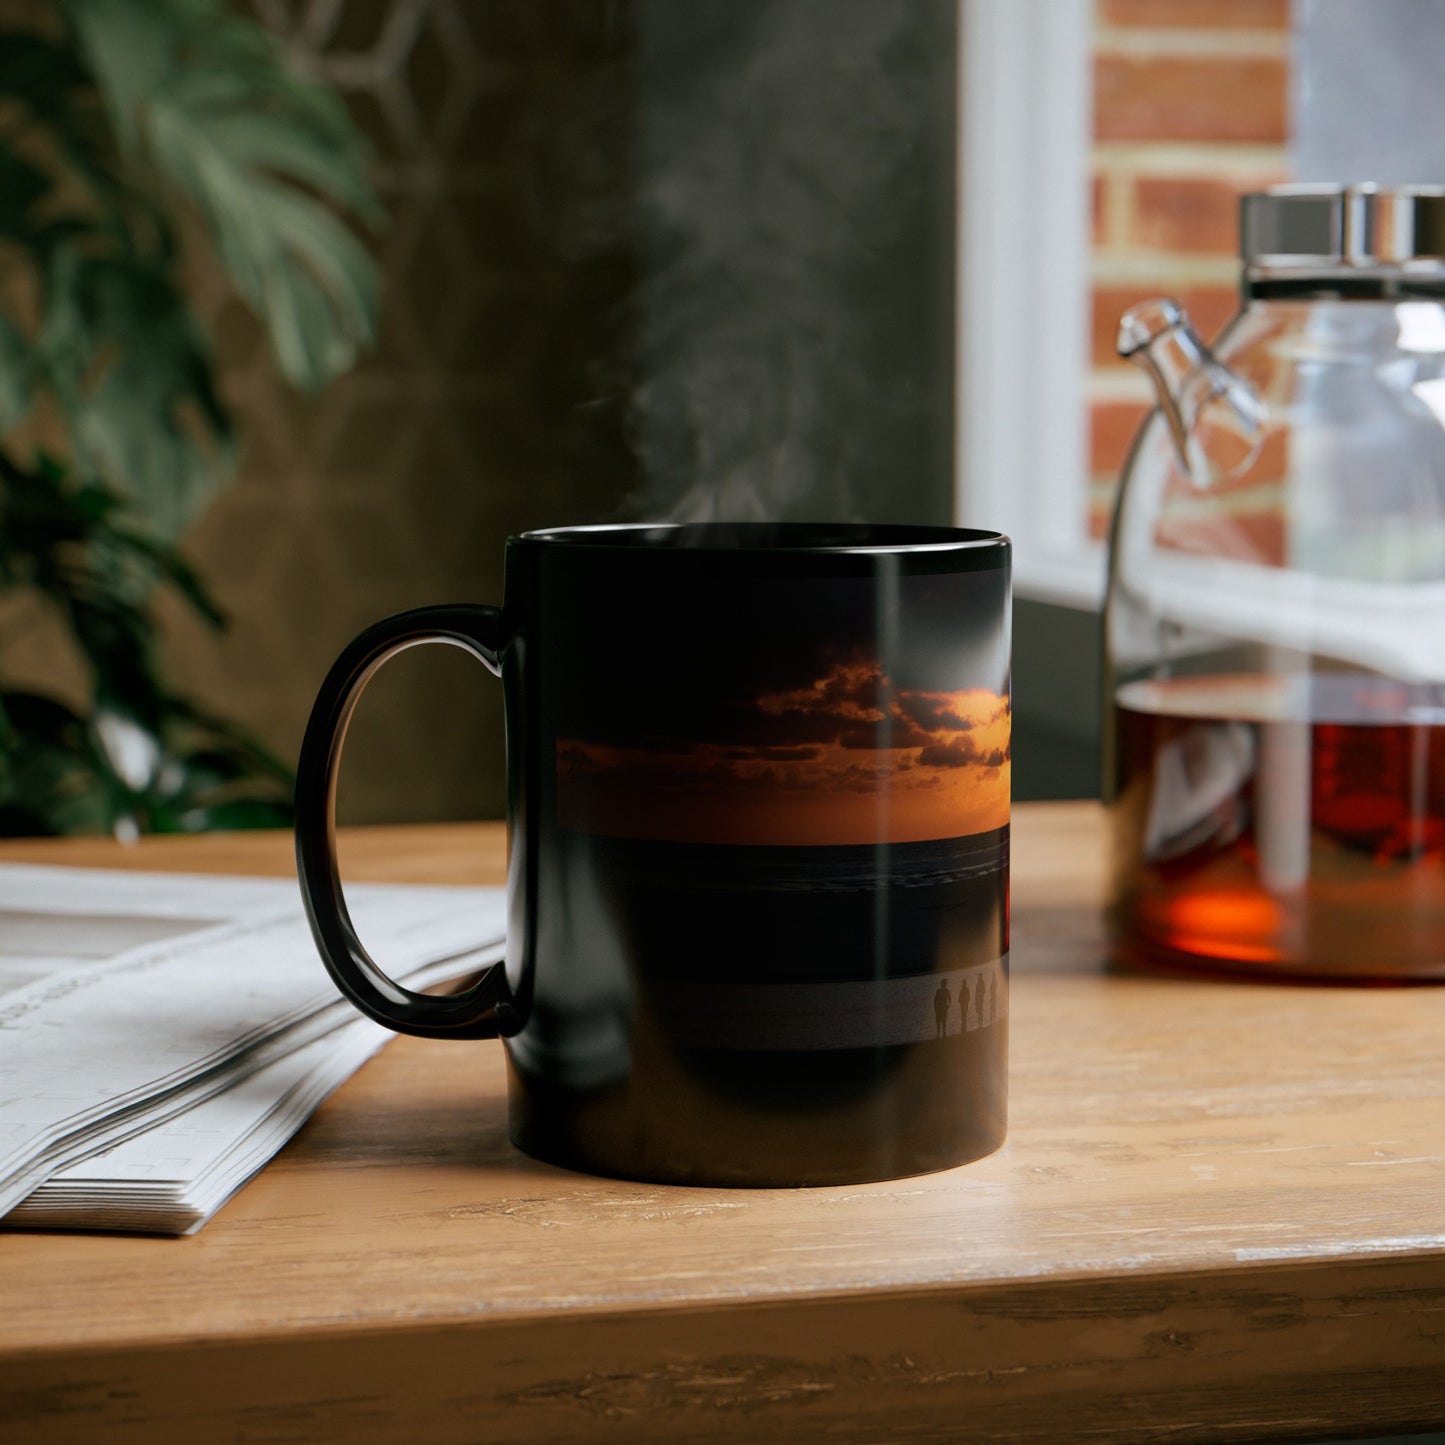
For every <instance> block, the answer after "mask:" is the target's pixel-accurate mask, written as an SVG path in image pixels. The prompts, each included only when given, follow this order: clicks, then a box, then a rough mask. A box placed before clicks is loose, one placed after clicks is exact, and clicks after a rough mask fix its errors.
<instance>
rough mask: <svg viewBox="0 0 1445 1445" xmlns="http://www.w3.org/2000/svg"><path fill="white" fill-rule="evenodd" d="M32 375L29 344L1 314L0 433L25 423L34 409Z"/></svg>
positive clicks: (2, 313) (1, 312)
mask: <svg viewBox="0 0 1445 1445" xmlns="http://www.w3.org/2000/svg"><path fill="white" fill-rule="evenodd" d="M31 372H32V362H31V358H30V346H29V344H28V343H27V342H26V340H25V338H24V337H23V336H22V335H21V334H20V328H19V327H18V326H16V325H15V323H14V322H13V321H12V320H11V319H10V318H9V317H8V316H6V315H5V313H4V312H3V311H0V432H4V431H8V430H9V429H10V428H11V427H12V426H15V425H16V424H17V423H18V422H20V421H21V420H23V418H24V416H25V413H26V412H27V411H28V410H29V409H30V385H31Z"/></svg>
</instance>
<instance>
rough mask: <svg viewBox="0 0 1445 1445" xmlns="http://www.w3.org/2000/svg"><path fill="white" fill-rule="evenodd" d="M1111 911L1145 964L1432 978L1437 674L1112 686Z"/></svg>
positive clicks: (1440, 774)
mask: <svg viewBox="0 0 1445 1445" xmlns="http://www.w3.org/2000/svg"><path fill="white" fill-rule="evenodd" d="M1114 748H1115V767H1116V773H1115V776H1116V779H1117V785H1116V788H1115V796H1114V802H1113V808H1112V813H1113V825H1114V845H1115V854H1114V872H1115V876H1114V885H1113V906H1112V913H1113V923H1114V927H1115V931H1116V935H1117V938H1118V943H1119V948H1120V952H1121V954H1122V956H1123V957H1125V958H1126V959H1128V960H1130V961H1133V962H1137V963H1144V964H1148V965H1156V966H1164V967H1175V968H1178V967H1184V968H1191V969H1208V970H1225V971H1233V972H1239V971H1246V972H1250V973H1258V974H1274V975H1282V976H1301V977H1316V978H1351V979H1363V980H1369V979H1376V980H1387V979H1426V978H1445V687H1441V686H1437V685H1433V684H1427V685H1419V684H1411V685H1406V684H1400V683H1393V682H1389V681H1386V680H1382V679H1380V678H1377V677H1369V676H1364V677H1362V676H1356V675H1350V674H1343V673H1322V674H1315V675H1312V676H1300V677H1278V676H1257V677H1256V676H1248V675H1237V674H1236V675H1221V676H1213V677H1185V678H1173V679H1167V680H1159V681H1156V680H1147V681H1141V682H1132V683H1127V684H1125V685H1124V686H1123V687H1121V688H1120V689H1119V690H1118V692H1117V693H1116V695H1115V699H1114Z"/></svg>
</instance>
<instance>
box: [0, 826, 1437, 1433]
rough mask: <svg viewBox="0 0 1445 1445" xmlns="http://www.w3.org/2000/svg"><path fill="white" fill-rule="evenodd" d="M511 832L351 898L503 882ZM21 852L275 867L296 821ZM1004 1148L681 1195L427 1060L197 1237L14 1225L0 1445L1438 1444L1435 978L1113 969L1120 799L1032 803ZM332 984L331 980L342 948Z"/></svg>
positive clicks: (8, 1253) (403, 865) (478, 1070)
mask: <svg viewBox="0 0 1445 1445" xmlns="http://www.w3.org/2000/svg"><path fill="white" fill-rule="evenodd" d="M503 851H504V845H503V840H502V837H501V831H500V829H499V828H497V827H496V826H489V825H477V826H457V827H446V828H425V829H367V830H359V831H357V832H356V833H353V834H351V835H349V836H348V838H347V840H346V853H345V871H346V873H347V876H349V877H353V878H355V879H358V880H360V879H363V878H365V879H386V878H394V879H406V880H418V881H449V882H481V881H495V880H497V879H499V878H500V874H501V868H502V863H503ZM0 857H25V858H30V859H35V860H37V861H39V860H49V861H62V860H63V861H70V862H75V863H85V864H89V865H96V864H103V865H113V866H142V867H153V868H162V869H165V868H172V869H174V868H181V869H195V870H203V871H227V870H237V871H249V872H257V873H260V872H265V873H277V872H282V873H284V872H286V871H288V869H289V851H288V844H287V841H286V840H284V839H278V838H275V837H265V836H256V835H252V836H249V837H237V838H234V839H226V838H205V839H199V840H179V841H171V840H162V841H160V842H156V843H152V844H143V845H141V846H139V847H137V848H133V849H129V850H123V849H120V848H119V847H118V846H117V845H113V844H107V843H94V842H87V843H79V842H69V843H62V844H46V845H41V844H22V845H17V844H7V845H4V846H3V847H0ZM1014 857H1015V863H1014V889H1013V899H1014V904H1013V965H1014V979H1015V983H1014V991H1013V998H1012V1014H1011V1020H1012V1022H1011V1035H1012V1042H1011V1053H1012V1068H1011V1081H1010V1088H1011V1108H1010V1114H1011V1118H1010V1135H1009V1140H1008V1142H1007V1144H1006V1145H1005V1146H1004V1148H1003V1149H1002V1150H1000V1151H999V1152H998V1153H997V1154H995V1155H994V1156H992V1157H991V1158H989V1159H986V1160H983V1161H981V1162H979V1163H976V1164H972V1165H968V1166H966V1167H964V1168H962V1169H957V1170H952V1171H949V1172H947V1173H942V1174H936V1175H930V1176H926V1177H923V1178H917V1179H909V1180H903V1181H899V1182H895V1183H887V1184H876V1185H862V1186H856V1187H852V1188H838V1189H819V1190H757V1191H739V1190H722V1189H677V1188H665V1187H660V1186H653V1185H637V1184H630V1183H625V1182H619V1181H608V1180H598V1179H592V1178H589V1177H586V1176H582V1175H577V1174H572V1173H569V1172H567V1171H565V1170H561V1169H556V1168H552V1167H550V1166H548V1165H544V1164H540V1163H537V1162H536V1161H533V1160H530V1159H528V1158H526V1157H525V1156H523V1155H521V1154H519V1153H517V1152H516V1151H515V1150H513V1149H512V1148H511V1146H510V1145H509V1143H508V1142H507V1137H506V1126H505V1103H504V1096H505V1089H504V1078H503V1065H502V1057H501V1051H500V1048H499V1047H498V1046H497V1045H495V1044H444V1043H429V1042H424V1041H419V1040H413V1039H398V1040H397V1041H396V1042H395V1043H393V1044H391V1045H390V1046H388V1048H387V1049H385V1050H384V1051H383V1053H382V1054H381V1055H380V1056H378V1057H377V1058H376V1059H375V1060H374V1061H373V1062H372V1063H370V1064H368V1065H367V1066H366V1067H365V1068H364V1069H362V1071H361V1072H360V1073H359V1074H358V1075H357V1076H356V1078H355V1079H353V1080H352V1081H351V1083H349V1084H348V1085H347V1086H346V1087H345V1088H343V1089H342V1090H341V1091H340V1092H339V1093H338V1094H336V1095H335V1096H334V1097H333V1098H332V1099H331V1100H330V1101H329V1102H328V1103H327V1104H326V1105H325V1106H324V1107H323V1108H322V1109H321V1110H320V1112H319V1113H318V1114H317V1116H316V1117H315V1119H314V1120H313V1121H312V1122H311V1124H309V1125H308V1126H307V1128H306V1129H305V1130H304V1131H303V1132H302V1133H301V1135H299V1136H298V1138H297V1139H296V1140H295V1142H294V1143H293V1144H292V1145H291V1146H290V1147H288V1148H287V1149H286V1150H285V1151H284V1152H283V1153H282V1154H281V1155H280V1156H279V1157H278V1159H277V1160H276V1161H275V1163H274V1164H272V1165H271V1166H270V1167H269V1168H268V1169H267V1170H266V1171H265V1172H264V1173H263V1174H262V1175H261V1176H260V1177H259V1178H258V1179H257V1180H256V1181H255V1182H254V1183H253V1184H251V1185H250V1186H249V1187H248V1188H247V1189H245V1190H244V1191H243V1192H242V1193H241V1194H240V1195H239V1196H238V1197H237V1198H236V1199H235V1200H233V1201H232V1203H231V1204H229V1205H228V1206H227V1207H226V1209H224V1210H223V1211H222V1212H221V1214H219V1215H218V1216H217V1217H216V1218H215V1219H214V1220H213V1221H212V1222H211V1223H210V1224H209V1225H207V1226H206V1228H205V1229H204V1230H202V1231H201V1233H200V1234H199V1235H197V1236H196V1237H195V1238H193V1239H188V1240H156V1239H143V1238H126V1237H120V1236H48V1235H41V1234H32V1235H24V1234H18V1233H12V1234H9V1235H3V1236H0V1302H3V1305H4V1308H3V1309H0V1440H3V1441H5V1442H6V1445H9V1442H11V1441H71V1440H75V1441H81V1440H112V1439H114V1440H117V1441H136V1442H141V1441H145V1442H153V1441H170V1440H176V1441H199V1440H232V1439H234V1440H247V1441H282V1440H307V1441H311V1440H316V1441H331V1440H348V1441H362V1442H371V1441H378V1442H379V1441H396V1442H402V1441H419V1440H437V1441H448V1442H450V1441H457V1442H461V1441H471V1440H487V1441H544V1440H545V1441H573V1440H576V1441H614V1440H616V1441H623V1440H641V1439H656V1440H676V1441H693V1440H698V1441H701V1440H739V1441H744V1440H758V1439H764V1438H774V1437H781V1436H784V1435H792V1436H793V1437H794V1438H795V1439H798V1440H802V1441H808V1440H825V1439H826V1440H830V1441H832V1440H838V1441H854V1440H859V1441H862V1440H884V1439H900V1440H919V1441H951V1440H967V1439H976V1438H993V1439H1001V1440H1018V1441H1025V1440H1028V1441H1034V1440H1039V1441H1042V1440H1050V1441H1057V1440H1071V1439H1078V1440H1089V1441H1121V1442H1122V1441H1137V1440H1155V1439H1166V1438H1167V1439H1169V1440H1179V1441H1187V1440H1221V1441H1222V1440H1241V1441H1245V1440H1248V1441H1254V1440H1264V1439H1271V1438H1275V1439H1281V1440H1283V1439H1318V1438H1322V1437H1324V1436H1327V1435H1330V1434H1335V1433H1346V1432H1354V1433H1357V1434H1384V1433H1388V1432H1389V1431H1392V1430H1406V1429H1412V1428H1413V1429H1425V1428H1428V1427H1431V1426H1435V1425H1438V1424H1440V1423H1441V1422H1442V1421H1445V1066H1442V1059H1445V990H1442V989H1436V988H1410V989H1381V988H1375V989H1349V988H1305V987H1300V986H1296V985H1291V986H1283V987H1281V986H1273V985H1265V984H1256V985H1250V984H1239V983H1220V982H1197V981H1181V980H1176V979H1164V978H1148V977H1139V976H1129V975H1124V974H1118V973H1111V972H1108V971H1107V970H1106V968H1105V966H1104V959H1105V944H1104V939H1103V934H1102V929H1101V924H1100V921H1099V917H1098V911H1097V905H1098V899H1099V895H1100V888H1101V870H1102V866H1103V861H1104V860H1103V833H1102V828H1101V823H1100V817H1099V814H1098V811H1097V810H1096V809H1095V808H1093V807H1092V806H1089V805H1031V806H1023V807H1020V808H1018V809H1017V811H1016V821H1015V854H1014ZM318 967H319V964H318Z"/></svg>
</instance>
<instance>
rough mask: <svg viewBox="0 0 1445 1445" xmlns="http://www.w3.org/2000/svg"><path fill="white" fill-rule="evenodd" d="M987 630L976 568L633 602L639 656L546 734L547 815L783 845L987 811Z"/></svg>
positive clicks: (1004, 652) (990, 658)
mask: <svg viewBox="0 0 1445 1445" xmlns="http://www.w3.org/2000/svg"><path fill="white" fill-rule="evenodd" d="M1007 629H1008V623H1007V613H1006V610H1005V609H1004V607H1003V603H1002V581H1001V579H1000V578H999V577H998V575H997V574H995V573H988V572H981V573H969V574H962V575H958V574H945V575H940V576H928V577H915V578H899V579H896V580H895V582H894V584H893V588H892V590H891V591H890V592H889V593H887V595H885V596H884V597H883V598H882V599H881V600H880V596H879V588H878V587H877V586H876V585H875V584H874V583H873V582H871V581H866V580H858V579H837V580H832V581H828V582H821V583H820V582H811V583H807V584H799V583H789V582H758V583H753V584H733V585H732V586H731V587H730V589H729V591H728V593H727V595H725V596H716V595H714V596H711V597H709V598H707V599H706V600H705V605H699V606H696V607H693V608H690V609H683V612H682V615H680V616H670V617H666V618H647V617H646V616H645V614H644V615H643V616H642V617H640V618H639V619H638V626H637V628H636V631H637V632H639V633H640V634H641V635H640V636H638V637H636V638H635V641H636V642H637V643H638V644H640V645H639V647H638V652H639V653H640V654H641V656H640V658H639V660H638V661H639V665H637V666H633V667H626V666H624V667H621V668H612V669H609V670H606V671H601V670H599V671H598V672H597V673H596V674H595V675H594V676H592V677H590V678H588V679H587V681H589V682H591V683H594V684H595V686H596V687H597V689H598V691H596V692H593V693H592V694H591V701H590V704H588V703H586V702H585V694H579V695H578V696H579V698H582V699H583V701H579V704H578V705H577V706H576V707H575V708H573V709H572V710H571V711H572V715H571V717H570V718H569V719H566V720H564V726H563V727H562V728H561V729H560V730H559V736H558V737H557V740H556V768H557V772H556V777H557V811H558V822H559V823H560V824H561V825H562V826H563V827H568V828H577V829H581V830H583V831H587V832H595V833H604V834H610V835H612V836H618V837H631V838H647V839H656V840H659V841H674V842H680V843H718V844H750V845H759V844H774V845H791V846H800V845H820V844H821V845H830V844H859V843H870V842H878V841H883V842H897V843H902V842H917V841H924V840H930V839H939V838H954V837H961V836H965V835H967V834H973V833H980V832H985V831H988V830H991V829H995V828H1001V827H1004V826H1005V825H1006V824H1007V823H1008V820H1009V777H1010V746H1009V735H1010V734H1009V727H1010V715H1009V701H1008V685H1009V684H1008V635H1007ZM583 671H584V672H585V667H584V668H583ZM576 680H579V681H580V680H582V679H581V678H578V679H576ZM567 721H570V722H573V723H574V724H575V725H573V726H567V725H566V722H567Z"/></svg>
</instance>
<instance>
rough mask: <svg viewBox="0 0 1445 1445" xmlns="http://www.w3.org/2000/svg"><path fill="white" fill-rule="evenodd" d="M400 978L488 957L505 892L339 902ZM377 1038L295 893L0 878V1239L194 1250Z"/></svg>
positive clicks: (425, 892)
mask: <svg viewBox="0 0 1445 1445" xmlns="http://www.w3.org/2000/svg"><path fill="white" fill-rule="evenodd" d="M347 903H348V905H349V907H350V911H351V915H352V918H353V920H354V921H355V924H356V927H357V931H358V932H359V933H360V935H361V936H362V937H363V938H364V939H366V941H367V947H368V949H369V950H370V951H371V953H372V955H373V956H374V957H375V958H376V959H377V961H378V963H380V964H381V965H382V966H383V967H384V968H386V969H387V971H388V972H390V973H391V975H392V976H393V977H394V978H397V979H399V980H402V981H404V982H405V983H407V984H408V985H409V986H410V987H412V988H418V989H420V988H428V987H433V986H435V985H438V984H441V983H445V982H448V981H452V980H455V979H458V978H462V977H466V976H467V975H469V974H472V973H475V972H476V971H477V970H478V969H479V968H481V967H483V966H484V965H486V964H488V963H491V962H493V961H495V960H496V959H497V958H500V957H501V953H502V940H503V930H504V926H505V907H504V900H503V890H501V889H500V888H420V887H404V886H398V885H392V884H375V885H367V886H358V887H352V888H348V890H347ZM390 1037H391V1035H390V1034H389V1033H388V1032H387V1031H386V1030H385V1029H383V1028H381V1027H380V1026H378V1025H376V1024H373V1023H371V1022H370V1021H369V1020H366V1019H363V1018H361V1017H360V1016H359V1015H358V1014H357V1013H356V1011H355V1010H354V1009H353V1008H352V1007H351V1005H350V1004H348V1003H345V1002H344V1001H343V1000H342V999H341V998H340V996H339V995H338V994H337V991H336V988H335V986H334V985H333V984H332V983H331V981H330V980H329V979H328V978H327V976H326V973H325V970H324V969H323V968H322V966H321V963H320V961H319V960H318V958H317V956H316V950H315V947H314V945H313V944H312V941H311V934H310V930H309V928H308V927H307V924H306V920H305V917H304V915H303V913H302V910H301V902H300V896H299V894H298V892H297V888H296V885H295V883H293V882H286V881H280V880H272V879H249V878H212V877H198V876H192V875H179V874H160V873H123V872H110V871H105V870H89V869H77V868H47V867H30V866H26V865H9V864H6V865H0V1224H4V1225H16V1226H21V1225H23V1226H25V1227H27V1228H37V1227H39V1228H60V1229H124V1230H141V1231H145V1232H148V1233H157V1234H190V1233H193V1232H194V1231H195V1230H197V1229H199V1228H200V1227H201V1225H202V1224H204V1223H205V1221H206V1220H207V1219H208V1218H209V1217H210V1216H211V1215H212V1214H213V1213H214V1212H215V1211H216V1210H217V1209H219V1208H220V1206H221V1205H222V1204H223V1203H225V1201H226V1200H227V1199H228V1198H230V1196H231V1195H232V1194H234V1193H235V1191H236V1190H237V1189H239V1188H240V1186H241V1185H242V1184H244V1183H245V1181H246V1180H247V1179H249V1178H250V1177H251V1176H252V1175H253V1174H255V1173H256V1171H257V1170H259V1169H260V1168H261V1166H262V1165H263V1164H265V1162H266V1161H267V1160H268V1159H269V1158H271V1156H272V1155H273V1154H275V1152H276V1151H277V1150H278V1149H279V1148H280V1147H281V1145H282V1144H284V1143H285V1142H286V1140H287V1139H288V1138H290V1137H291V1135H292V1134H293V1133H295V1131H296V1130H297V1129H298V1128H300V1126H301V1125H302V1123H304V1122H305V1120H306V1119H307V1117H308V1116H309V1115H310V1114H311V1113H312V1111H313V1110H314V1109H315V1108H316V1106H317V1105H318V1104H319V1103H320V1102H321V1101H322V1100H323V1099H324V1098H325V1097H326V1095H327V1094H329V1093H330V1092H331V1090H333V1089H334V1088H336V1086H337V1085H338V1084H340V1083H341V1082H342V1081H343V1080H344V1079H346V1078H347V1077H348V1076H349V1075H350V1074H351V1073H352V1072H354V1071H355V1070H356V1069H357V1068H358V1067H359V1066H360V1065H361V1064H362V1063H363V1062H364V1061H365V1060H366V1059H367V1058H368V1057H369V1056H370V1055H371V1054H373V1053H374V1052H375V1051H376V1050H377V1049H378V1048H379V1047H380V1046H381V1045H382V1044H383V1043H384V1042H385V1041H386V1040H387V1039H388V1038H390Z"/></svg>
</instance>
